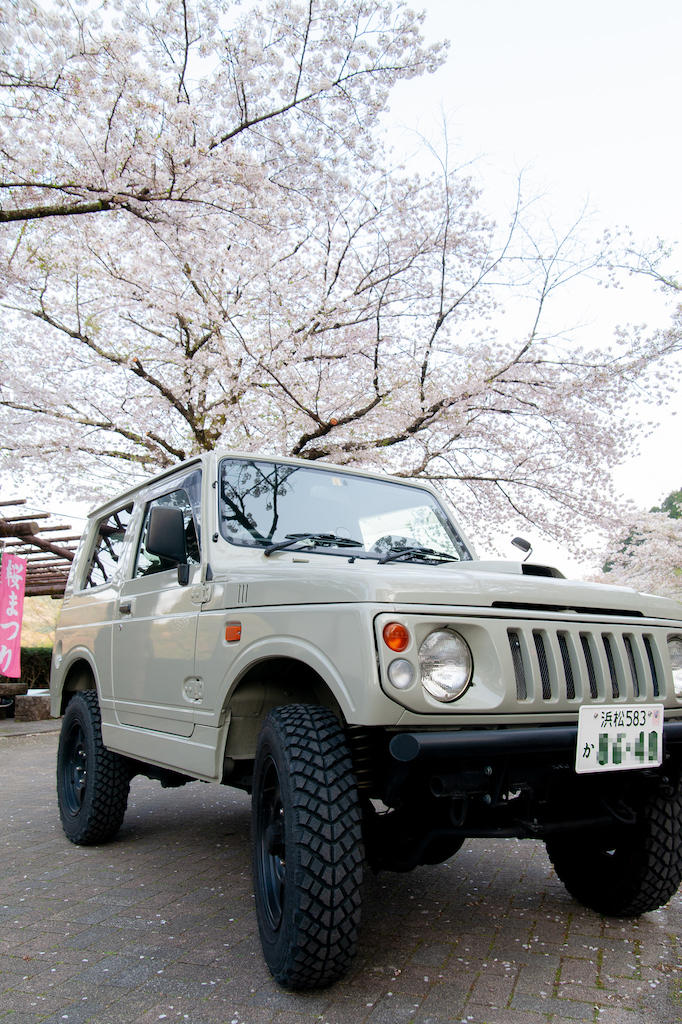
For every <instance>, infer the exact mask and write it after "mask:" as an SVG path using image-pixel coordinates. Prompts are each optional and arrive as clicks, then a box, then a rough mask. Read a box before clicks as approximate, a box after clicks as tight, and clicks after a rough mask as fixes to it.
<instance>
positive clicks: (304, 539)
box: [263, 533, 362, 555]
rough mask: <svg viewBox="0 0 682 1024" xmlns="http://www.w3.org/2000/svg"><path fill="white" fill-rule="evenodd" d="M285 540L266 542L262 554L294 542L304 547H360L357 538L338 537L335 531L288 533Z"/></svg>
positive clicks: (286, 546) (290, 545)
mask: <svg viewBox="0 0 682 1024" xmlns="http://www.w3.org/2000/svg"><path fill="white" fill-rule="evenodd" d="M286 538H287V539H286V540H280V541H278V542H277V543H276V544H268V546H267V547H266V548H265V550H264V551H263V554H264V555H271V554H273V552H275V551H282V550H284V548H290V547H293V545H294V544H299V543H303V545H304V546H305V547H310V546H314V547H326V548H361V547H362V543H361V542H360V541H359V540H352V538H350V537H339V536H337V535H336V534H335V533H288V534H287V535H286Z"/></svg>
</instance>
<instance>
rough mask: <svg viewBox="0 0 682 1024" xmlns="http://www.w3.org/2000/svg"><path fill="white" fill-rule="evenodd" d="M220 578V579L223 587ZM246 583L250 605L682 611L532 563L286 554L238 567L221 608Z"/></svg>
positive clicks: (663, 614)
mask: <svg viewBox="0 0 682 1024" xmlns="http://www.w3.org/2000/svg"><path fill="white" fill-rule="evenodd" d="M235 570H236V571H235ZM221 577H222V573H221V572H218V573H217V575H216V580H215V582H216V584H218V585H219V586H220V583H221V582H222V581H221ZM245 584H246V585H247V587H248V598H247V600H246V602H245V603H246V604H248V605H251V606H254V605H256V606H257V605H283V604H339V603H347V602H370V603H377V604H388V605H440V606H443V605H452V606H455V607H477V608H495V609H500V611H501V612H502V613H504V611H505V610H507V611H510V612H514V611H516V612H519V611H520V612H524V611H525V612H534V613H536V614H537V613H538V612H540V613H542V612H544V613H547V614H549V615H552V614H561V613H568V614H572V615H576V614H577V615H608V616H621V617H625V618H629V617H632V616H638V617H641V616H643V617H646V618H655V619H677V620H682V604H680V603H678V602H677V601H673V600H670V599H668V598H664V597H654V596H651V595H647V594H640V593H638V592H637V591H635V590H632V589H630V588H627V587H615V586H610V585H608V584H601V583H583V582H577V581H575V580H567V579H564V578H563V577H562V576H561V573H559V572H558V570H556V569H551V568H549V567H546V566H539V565H534V564H529V563H528V562H502V561H500V562H488V561H485V562H484V561H471V562H455V563H443V564H441V565H428V566H427V565H419V564H416V563H409V564H408V563H405V562H400V561H395V562H387V563H385V564H384V565H379V564H378V563H377V562H375V561H374V560H366V559H357V560H356V561H351V560H348V559H346V558H343V559H341V558H337V557H333V556H329V555H318V554H313V553H306V555H305V557H304V558H302V557H301V555H300V554H298V555H296V556H292V554H290V553H289V552H281V553H279V554H278V555H276V556H274V557H272V558H270V559H264V560H263V563H262V564H261V565H260V566H258V567H256V566H253V564H252V565H251V566H250V567H247V566H245V565H243V566H241V567H240V568H239V569H237V567H236V566H235V567H234V568H233V571H232V572H230V573H229V583H227V581H224V584H223V585H224V586H225V590H224V594H223V597H222V600H221V599H218V600H219V601H220V603H221V604H222V605H223V606H225V607H226V606H230V605H232V604H233V602H234V603H236V601H235V598H234V597H233V595H232V593H231V591H232V589H233V588H235V590H236V588H237V587H242V588H243V587H244V585H245ZM242 593H243V591H242ZM217 596H218V595H216V598H217ZM235 597H236V593H235ZM240 603H241V602H240Z"/></svg>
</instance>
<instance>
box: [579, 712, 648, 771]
mask: <svg viewBox="0 0 682 1024" xmlns="http://www.w3.org/2000/svg"><path fill="white" fill-rule="evenodd" d="M662 759H663V705H662V704H625V705H623V704H621V705H616V706H614V705H613V704H599V705H596V706H595V705H592V706H589V705H587V706H586V705H583V706H582V707H581V708H580V713H579V715H578V746H577V748H576V752H575V770H576V771H577V772H580V773H583V772H617V771H623V770H624V769H628V770H630V769H632V768H654V767H655V766H656V765H659V764H661V761H662Z"/></svg>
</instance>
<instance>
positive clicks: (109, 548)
mask: <svg viewBox="0 0 682 1024" xmlns="http://www.w3.org/2000/svg"><path fill="white" fill-rule="evenodd" d="M132 513H133V506H132V502H131V504H130V505H125V506H124V507H123V508H120V509H117V510H116V512H110V513H109V515H108V516H106V517H105V518H104V519H101V520H100V522H99V525H98V527H97V536H96V539H95V546H94V548H93V551H92V555H91V556H90V562H89V564H88V568H87V573H86V576H85V589H87V588H88V587H100V586H101V585H102V584H103V583H108V582H109V580H110V579H111V578H112V576H113V575H114V573H115V572H116V569H117V567H118V563H119V560H120V558H121V554H122V552H123V539H124V537H125V533H126V530H127V529H128V524H129V522H130V517H131V515H132Z"/></svg>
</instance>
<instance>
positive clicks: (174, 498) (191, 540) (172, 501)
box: [135, 487, 201, 577]
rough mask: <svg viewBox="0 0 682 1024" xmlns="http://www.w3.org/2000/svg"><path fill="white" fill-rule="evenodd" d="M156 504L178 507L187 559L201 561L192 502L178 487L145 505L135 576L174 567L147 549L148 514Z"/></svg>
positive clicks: (195, 562) (191, 561) (192, 562)
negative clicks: (183, 524)
mask: <svg viewBox="0 0 682 1024" xmlns="http://www.w3.org/2000/svg"><path fill="white" fill-rule="evenodd" d="M157 505H165V506H166V507H170V508H179V509H180V510H181V512H182V515H183V519H184V522H185V543H186V546H187V561H188V562H189V563H190V565H198V564H199V562H200V561H201V553H200V550H199V539H198V536H197V528H196V524H195V522H194V514H193V512H192V503H191V501H190V498H189V495H188V493H187V491H186V490H185V489H184V488H183V487H180V488H178V489H177V490H175V491H170V492H169V493H168V494H162V495H161V496H160V497H159V498H154V500H153V501H150V502H149V504H148V505H147V508H146V511H145V516H144V525H143V527H142V534H141V537H140V545H139V548H138V552H137V560H136V562H135V576H136V577H138V576H151V575H153V574H154V573H156V572H164V571H165V570H166V569H173V568H175V566H174V565H171V564H170V563H168V562H167V561H166V559H164V558H161V557H160V556H159V555H152V554H151V553H150V552H149V551H147V531H148V529H149V515H150V513H151V510H152V509H153V508H155V507H156V506H157Z"/></svg>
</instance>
